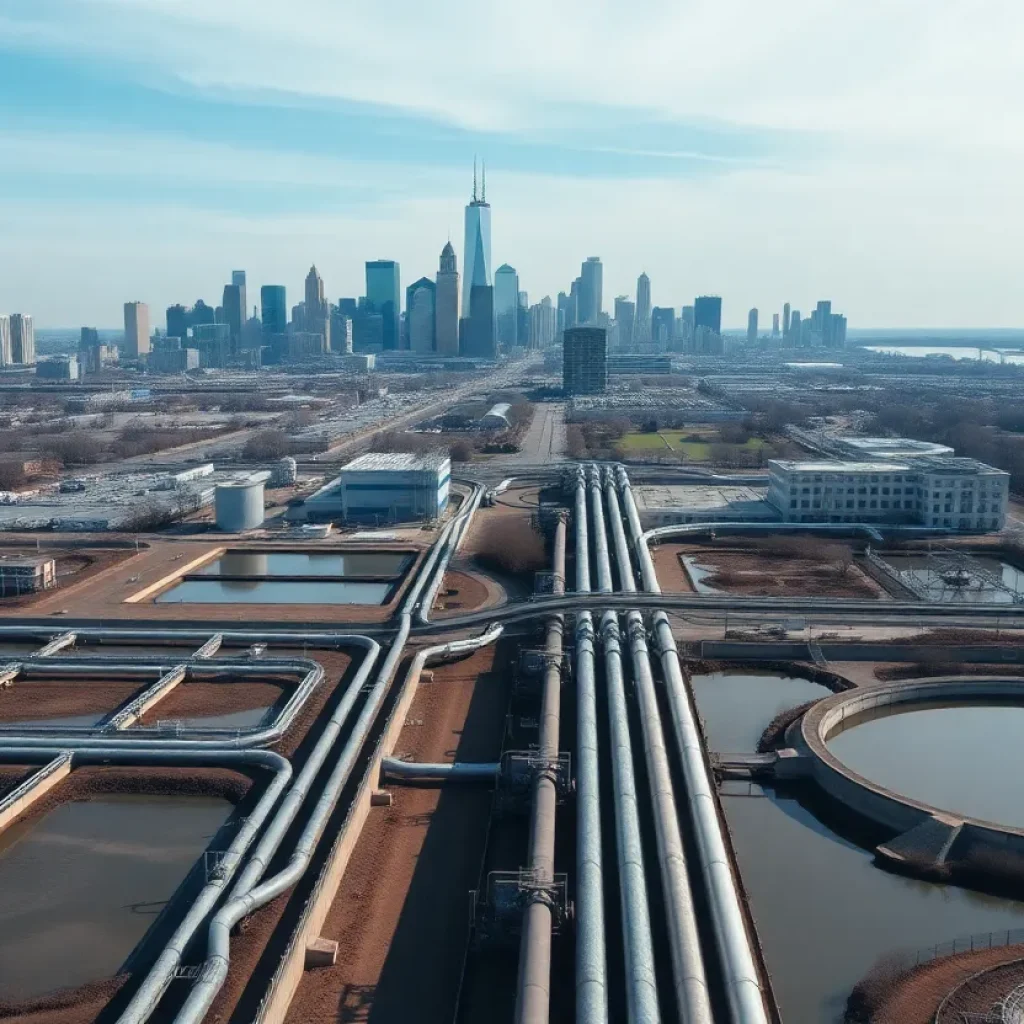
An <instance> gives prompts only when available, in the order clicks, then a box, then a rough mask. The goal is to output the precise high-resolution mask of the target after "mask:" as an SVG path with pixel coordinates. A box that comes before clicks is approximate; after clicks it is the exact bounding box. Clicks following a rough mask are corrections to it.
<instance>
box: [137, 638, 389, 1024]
mask: <svg viewBox="0 0 1024 1024" xmlns="http://www.w3.org/2000/svg"><path fill="white" fill-rule="evenodd" d="M379 653H380V646H379V645H378V644H376V643H374V644H373V646H372V647H371V648H370V649H369V650H368V651H367V655H366V657H365V658H364V659H363V661H362V663H361V664H360V666H359V668H358V670H357V671H356V674H355V676H353V678H352V681H351V682H350V683H349V685H348V687H347V688H346V690H345V694H344V696H343V697H342V699H341V701H339V703H338V706H337V707H336V708H335V709H334V711H333V712H332V714H331V716H330V718H329V719H328V720H327V723H326V724H325V726H324V729H323V732H322V733H321V734H320V736H319V737H318V738H317V741H316V743H315V745H314V746H313V749H312V750H311V751H310V752H309V756H308V757H307V758H306V761H305V763H304V764H303V766H302V770H301V771H300V772H299V774H298V776H297V777H296V779H295V781H294V783H293V784H292V786H291V788H290V789H289V791H288V793H287V795H286V796H285V798H284V799H283V800H282V801H281V806H280V808H279V809H278V811H277V813H276V814H275V816H274V819H273V821H272V822H271V823H270V824H269V826H268V827H267V830H266V832H264V834H263V836H262V838H261V839H260V842H259V844H258V846H257V847H256V850H255V851H254V852H253V855H252V857H251V858H250V859H249V861H248V863H247V864H246V866H245V870H244V871H243V872H242V874H241V875H240V876H239V879H238V882H237V883H236V885H235V886H234V889H233V892H232V895H234V894H235V893H237V892H245V891H247V890H248V889H250V888H251V887H252V886H253V885H255V884H256V883H257V882H258V881H259V879H260V877H261V876H262V874H263V872H264V871H265V870H266V868H267V865H268V864H269V863H270V858H271V857H272V856H273V854H274V853H275V852H276V851H277V849H278V847H279V846H280V844H281V841H282V840H283V839H284V835H285V832H286V831H287V829H288V827H289V826H290V825H291V823H292V821H293V820H294V819H295V816H296V814H297V813H298V811H299V809H300V807H301V806H302V804H303V802H304V801H305V799H306V796H307V795H308V793H309V791H310V789H311V787H312V785H313V782H314V780H315V778H316V777H317V775H318V774H319V771H320V769H321V767H322V766H323V764H324V762H325V761H326V759H327V756H328V754H329V753H330V752H331V750H332V749H333V747H334V745H335V743H336V742H337V739H338V735H339V733H340V732H341V729H342V727H343V726H344V724H345V722H346V721H347V720H348V717H349V715H350V714H351V712H352V708H353V706H354V705H355V702H356V700H357V699H358V696H359V694H360V692H361V691H362V688H363V686H364V685H365V684H366V680H367V678H368V677H369V675H370V672H371V671H372V669H373V666H374V664H375V663H376V661H377V657H378V655H379ZM225 884H226V883H225ZM221 888H223V887H221ZM219 895H220V889H218V891H217V893H216V896H217V897H219ZM215 902H216V898H215V899H214V900H213V901H205V902H204V904H203V905H202V907H201V908H200V909H201V912H196V913H190V914H189V916H188V917H187V918H186V919H185V920H184V921H183V922H182V923H181V925H179V927H178V928H177V930H176V931H175V933H174V934H173V935H172V936H171V938H170V940H169V941H168V942H167V944H166V945H165V946H164V949H163V951H162V952H161V954H160V956H159V957H158V958H157V960H156V962H155V963H154V964H153V967H152V968H150V971H149V974H148V975H147V977H146V980H145V981H144V982H143V983H142V985H140V986H139V988H138V990H137V991H136V992H135V994H134V996H133V997H132V999H131V1002H129V1004H128V1006H127V1007H125V1009H124V1012H123V1013H122V1014H121V1017H120V1018H119V1024H140V1022H141V1021H144V1020H146V1019H147V1018H148V1017H149V1016H150V1014H151V1013H152V1012H153V1010H154V1009H155V1008H156V1005H157V1003H158V1002H159V1001H160V997H161V995H162V994H163V992H164V990H165V989H166V987H167V985H168V984H169V983H170V981H171V979H172V978H173V977H174V972H175V970H176V969H177V967H178V965H179V964H180V963H181V958H182V956H183V955H184V952H185V949H186V947H187V946H188V944H189V942H190V941H191V940H192V938H193V936H194V935H195V933H196V930H197V929H198V928H199V926H200V925H201V924H202V922H203V921H204V920H205V919H206V916H207V915H208V914H209V912H210V910H212V909H213V905H214V903H215ZM195 909H196V908H194V910H195Z"/></svg>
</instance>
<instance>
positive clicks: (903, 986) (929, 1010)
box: [871, 945, 1024, 1024]
mask: <svg viewBox="0 0 1024 1024" xmlns="http://www.w3.org/2000/svg"><path fill="white" fill-rule="evenodd" d="M1020 957H1024V946H1020V945H1018V946H1002V947H1000V948H998V949H986V950H983V951H981V952H978V953H964V954H961V955H959V956H951V957H944V958H943V959H941V960H933V961H932V962H931V963H929V964H925V965H924V966H923V967H920V968H918V969H917V970H915V971H913V972H912V973H911V974H910V975H909V976H908V977H907V978H905V979H904V980H903V981H902V982H900V983H899V984H898V985H897V986H896V988H895V989H894V990H893V991H892V992H891V993H890V994H889V996H888V998H887V999H885V1001H884V1002H883V1003H882V1005H881V1006H880V1007H879V1009H878V1010H876V1011H875V1013H874V1014H872V1017H871V1020H872V1024H933V1022H934V1021H935V1014H936V1012H937V1010H938V1008H939V1004H940V1003H941V1002H942V1000H943V998H944V997H945V996H946V994H947V993H948V992H949V991H950V990H951V989H952V988H954V986H956V985H958V984H960V983H961V982H962V981H965V980H966V979H967V978H969V977H970V976H971V975H972V974H976V973H977V972H979V971H984V970H986V969H988V968H992V967H995V966H997V965H999V964H1002V963H1006V962H1007V961H1009V960H1015V959H1019V958H1020ZM1022 982H1024V964H1018V965H1017V966H1016V968H1015V969H1014V970H1009V969H1008V970H1006V971H996V972H994V973H993V975H992V976H991V978H990V979H988V981H987V983H983V984H979V985H977V986H972V991H971V993H970V996H969V997H968V998H967V999H966V1000H959V999H958V1000H957V1004H956V1007H955V1010H956V1011H957V1012H956V1013H955V1014H954V1015H953V1016H951V1017H949V1019H948V1021H947V1020H946V1019H945V1017H946V1015H945V1014H944V1015H943V1016H944V1019H943V1021H942V1024H951V1022H952V1021H954V1020H956V1021H959V1019H960V1017H959V1016H958V1014H959V1013H964V1012H966V1013H977V1014H983V1013H987V1012H988V1011H990V1010H991V1009H992V1006H993V1004H994V1003H995V1002H996V1000H997V999H999V998H1000V997H1002V996H1005V995H1006V994H1007V993H1008V992H1009V991H1010V990H1011V989H1013V988H1014V987H1015V986H1016V985H1019V984H1021V983H1022Z"/></svg>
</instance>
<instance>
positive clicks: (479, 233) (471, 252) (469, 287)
mask: <svg viewBox="0 0 1024 1024" xmlns="http://www.w3.org/2000/svg"><path fill="white" fill-rule="evenodd" d="M463 259H464V261H465V278H466V280H465V283H464V284H463V286H462V318H463V319H464V320H465V319H468V318H469V316H470V308H469V307H470V302H471V300H472V293H473V289H474V288H477V287H490V285H491V207H490V204H489V203H488V202H487V171H486V168H485V169H484V175H483V179H482V181H481V191H480V194H479V196H478V195H477V188H476V161H475V160H474V161H473V198H472V199H471V200H470V201H469V205H468V206H467V207H466V247H465V249H464V250H463Z"/></svg>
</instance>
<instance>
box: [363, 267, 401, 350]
mask: <svg viewBox="0 0 1024 1024" xmlns="http://www.w3.org/2000/svg"><path fill="white" fill-rule="evenodd" d="M399 275H400V271H399V266H398V264H397V263H396V262H395V261H394V260H367V263H366V302H367V305H369V306H370V307H371V309H370V312H373V313H379V314H380V315H381V317H382V318H383V320H382V323H381V329H382V333H383V347H384V351H385V352H388V351H391V350H393V349H397V348H398V341H399V332H398V323H399V318H400V316H401V313H402V298H401V293H400V287H399V286H400V281H399Z"/></svg>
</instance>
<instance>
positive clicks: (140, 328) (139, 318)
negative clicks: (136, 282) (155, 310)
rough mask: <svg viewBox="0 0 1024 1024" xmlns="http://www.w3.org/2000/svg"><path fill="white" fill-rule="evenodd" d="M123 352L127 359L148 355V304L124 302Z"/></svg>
mask: <svg viewBox="0 0 1024 1024" xmlns="http://www.w3.org/2000/svg"><path fill="white" fill-rule="evenodd" d="M124 353H125V355H126V356H127V357H128V358H129V359H138V358H139V357H140V356H146V355H149V306H147V305H146V304H145V303H144V302H126V303H125V304H124Z"/></svg>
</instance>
